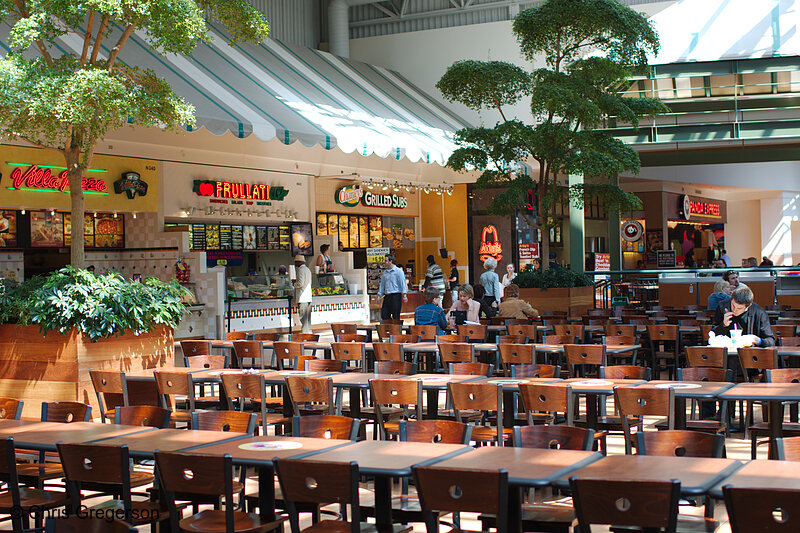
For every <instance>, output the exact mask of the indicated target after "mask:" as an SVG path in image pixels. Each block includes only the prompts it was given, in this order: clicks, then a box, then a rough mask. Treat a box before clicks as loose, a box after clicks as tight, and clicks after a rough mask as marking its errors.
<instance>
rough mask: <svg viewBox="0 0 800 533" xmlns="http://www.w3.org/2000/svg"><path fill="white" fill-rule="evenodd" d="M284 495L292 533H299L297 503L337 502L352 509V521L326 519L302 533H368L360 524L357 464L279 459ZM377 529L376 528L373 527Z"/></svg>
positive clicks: (393, 530) (391, 532) (397, 531)
mask: <svg viewBox="0 0 800 533" xmlns="http://www.w3.org/2000/svg"><path fill="white" fill-rule="evenodd" d="M275 469H276V470H277V472H278V480H279V481H280V486H281V493H282V494H283V499H284V502H285V504H286V510H287V512H288V514H289V524H290V525H291V531H292V533H300V531H301V530H300V518H299V514H300V513H299V510H298V504H317V505H329V504H335V503H338V504H340V505H347V506H348V507H349V513H348V514H347V515H345V514H342V516H349V517H350V520H349V521H348V520H347V519H346V518H343V519H342V520H341V521H334V520H323V521H321V522H318V523H316V524H314V525H313V526H311V527H310V528H307V529H305V530H303V531H331V532H337V531H338V532H347V531H349V532H351V533H357V532H359V531H369V529H368V526H367V524H365V523H364V524H362V523H361V511H362V508H361V501H360V495H359V490H358V482H359V479H360V475H359V472H358V465H357V464H356V463H355V461H353V462H351V463H327V462H321V461H309V460H302V461H301V460H293V459H280V460H278V461H276V462H275ZM373 527H374V526H373ZM410 530H411V528H410V527H408V526H391V527H387V528H386V529H383V530H381V533H403V532H406V531H410Z"/></svg>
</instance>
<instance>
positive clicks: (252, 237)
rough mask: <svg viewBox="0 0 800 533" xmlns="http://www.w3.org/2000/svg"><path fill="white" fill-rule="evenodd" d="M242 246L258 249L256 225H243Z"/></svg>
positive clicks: (248, 248) (246, 248)
mask: <svg viewBox="0 0 800 533" xmlns="http://www.w3.org/2000/svg"><path fill="white" fill-rule="evenodd" d="M242 248H244V249H245V250H255V249H256V227H255V226H244V227H242Z"/></svg>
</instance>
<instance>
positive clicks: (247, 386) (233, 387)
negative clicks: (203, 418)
mask: <svg viewBox="0 0 800 533" xmlns="http://www.w3.org/2000/svg"><path fill="white" fill-rule="evenodd" d="M220 378H221V379H222V389H223V390H224V391H225V396H226V397H227V401H228V405H227V407H228V410H229V411H234V410H237V407H238V411H240V412H247V413H248V414H249V413H251V412H253V411H254V414H255V415H256V424H257V425H259V426H261V430H262V435H266V434H267V426H274V425H279V424H286V423H287V422H288V420H287V419H286V418H285V417H284V416H283V415H282V414H281V413H270V412H268V409H269V408H273V409H274V408H280V407H282V406H283V399H282V398H274V397H269V396H267V386H266V384H265V383H264V375H263V374H247V373H244V372H235V373H225V374H221V375H220ZM234 402H235V403H234ZM192 420H194V418H192Z"/></svg>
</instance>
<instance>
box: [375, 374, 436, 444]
mask: <svg viewBox="0 0 800 533" xmlns="http://www.w3.org/2000/svg"><path fill="white" fill-rule="evenodd" d="M369 388H370V393H371V395H372V402H373V404H374V405H375V419H376V421H377V424H378V431H379V435H380V439H381V440H387V439H388V438H389V435H396V434H398V432H399V430H400V427H399V423H398V422H399V420H408V418H409V417H410V416H411V415H412V414H413V415H414V416H415V417H416V419H417V420H422V407H423V403H422V382H421V381H415V380H408V379H372V380H370V382H369Z"/></svg>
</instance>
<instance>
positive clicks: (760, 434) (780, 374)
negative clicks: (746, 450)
mask: <svg viewBox="0 0 800 533" xmlns="http://www.w3.org/2000/svg"><path fill="white" fill-rule="evenodd" d="M764 381H766V382H767V383H800V368H776V369H765V370H764ZM787 403H789V402H787ZM781 432H782V433H783V435H784V436H785V437H797V436H800V423H797V422H783V423H782V424H781ZM748 433H749V435H750V457H751V459H755V458H756V452H757V450H758V446H759V445H761V444H765V443H767V442H769V441H768V440H767V439H766V437H769V434H770V429H769V422H767V421H764V422H757V423H754V424H751V425H750V426H749V427H748ZM759 439H764V440H759Z"/></svg>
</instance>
